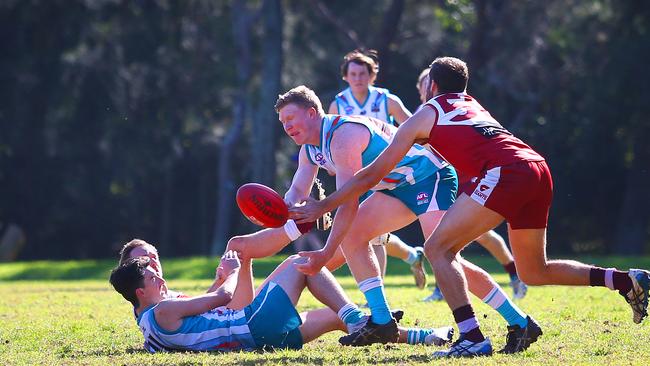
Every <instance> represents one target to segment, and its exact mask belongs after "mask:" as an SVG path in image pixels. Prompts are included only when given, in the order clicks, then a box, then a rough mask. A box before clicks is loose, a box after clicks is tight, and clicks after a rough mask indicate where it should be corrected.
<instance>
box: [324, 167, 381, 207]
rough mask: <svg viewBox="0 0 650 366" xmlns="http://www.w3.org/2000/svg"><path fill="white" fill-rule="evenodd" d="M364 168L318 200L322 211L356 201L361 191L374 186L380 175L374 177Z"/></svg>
mask: <svg viewBox="0 0 650 366" xmlns="http://www.w3.org/2000/svg"><path fill="white" fill-rule="evenodd" d="M370 173H371V172H368V171H367V170H366V169H362V170H360V171H359V172H358V173H357V174H356V175H355V176H354V178H352V179H350V180H349V181H348V182H347V183H346V184H345V185H343V186H342V187H341V188H339V189H337V190H336V191H335V192H334V193H332V194H331V195H329V196H327V197H326V198H325V199H324V200H322V201H320V202H321V204H322V205H324V207H323V211H324V212H330V211H332V210H334V209H335V208H337V207H338V206H341V205H342V204H344V203H345V202H347V201H350V202H353V203H355V204H356V202H357V201H358V199H359V196H361V195H362V194H363V193H365V192H367V191H369V190H370V188H372V187H374V186H375V185H376V184H377V182H379V181H380V180H381V177H379V178H376V180H375V177H374V176H373V175H371V174H370ZM337 215H338V214H337Z"/></svg>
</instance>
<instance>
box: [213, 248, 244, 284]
mask: <svg viewBox="0 0 650 366" xmlns="http://www.w3.org/2000/svg"><path fill="white" fill-rule="evenodd" d="M239 267H241V263H240V261H239V256H238V255H237V252H235V251H234V250H229V251H227V252H225V253H224V254H223V255H222V256H221V263H219V267H217V277H218V278H226V277H227V276H229V275H230V274H232V273H233V272H234V271H235V270H237V269H239Z"/></svg>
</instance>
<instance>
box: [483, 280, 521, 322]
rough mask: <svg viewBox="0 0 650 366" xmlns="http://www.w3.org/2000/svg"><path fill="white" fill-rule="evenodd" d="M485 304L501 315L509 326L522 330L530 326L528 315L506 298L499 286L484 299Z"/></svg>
mask: <svg viewBox="0 0 650 366" xmlns="http://www.w3.org/2000/svg"><path fill="white" fill-rule="evenodd" d="M483 302H484V303H486V304H488V305H490V307H492V309H494V310H496V311H497V312H498V313H499V314H501V316H502V317H503V319H505V320H506V321H507V322H508V325H518V326H520V327H521V328H525V327H526V326H527V325H528V320H527V319H526V314H524V312H523V311H521V309H519V307H517V305H515V304H514V303H513V302H512V301H511V300H510V299H509V298H508V296H506V294H505V292H503V290H502V289H501V288H500V287H499V286H494V287H493V288H492V290H491V291H490V292H489V293H488V294H487V296H485V297H484V298H483Z"/></svg>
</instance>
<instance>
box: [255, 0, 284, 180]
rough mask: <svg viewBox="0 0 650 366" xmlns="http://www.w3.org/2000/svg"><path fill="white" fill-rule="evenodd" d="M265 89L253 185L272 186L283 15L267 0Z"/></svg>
mask: <svg viewBox="0 0 650 366" xmlns="http://www.w3.org/2000/svg"><path fill="white" fill-rule="evenodd" d="M262 19H263V24H264V36H263V37H262V45H263V49H262V60H264V61H263V64H262V78H261V79H262V80H263V82H262V85H261V86H260V88H261V90H260V100H259V104H258V107H257V111H256V116H255V118H254V119H253V128H252V130H251V133H252V148H251V152H252V154H253V156H252V157H253V172H252V173H253V174H252V178H253V181H255V182H257V183H262V184H266V185H269V186H271V187H272V186H273V185H274V183H275V173H276V169H275V165H276V164H275V147H276V144H277V140H278V136H279V135H280V134H279V131H278V130H279V129H280V128H281V127H280V123H279V122H278V118H277V115H276V113H275V111H274V110H273V105H274V104H275V100H276V98H277V96H278V94H279V93H280V92H281V91H280V88H281V85H280V84H281V73H282V26H283V11H282V3H281V2H280V0H265V1H264V4H263V5H262Z"/></svg>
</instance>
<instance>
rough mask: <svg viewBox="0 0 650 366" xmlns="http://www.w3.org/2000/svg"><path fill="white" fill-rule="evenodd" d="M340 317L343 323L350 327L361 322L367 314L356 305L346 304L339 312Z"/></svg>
mask: <svg viewBox="0 0 650 366" xmlns="http://www.w3.org/2000/svg"><path fill="white" fill-rule="evenodd" d="M338 316H339V318H340V319H341V320H342V321H343V323H345V324H346V325H350V324H356V323H358V322H359V321H361V319H363V317H364V316H365V314H364V313H363V311H361V310H360V309H359V307H358V306H356V305H354V304H346V305H344V306H343V307H342V308H341V309H340V310H339V312H338Z"/></svg>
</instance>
